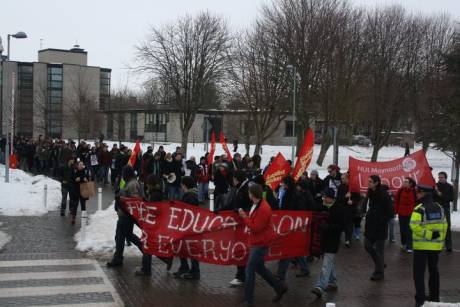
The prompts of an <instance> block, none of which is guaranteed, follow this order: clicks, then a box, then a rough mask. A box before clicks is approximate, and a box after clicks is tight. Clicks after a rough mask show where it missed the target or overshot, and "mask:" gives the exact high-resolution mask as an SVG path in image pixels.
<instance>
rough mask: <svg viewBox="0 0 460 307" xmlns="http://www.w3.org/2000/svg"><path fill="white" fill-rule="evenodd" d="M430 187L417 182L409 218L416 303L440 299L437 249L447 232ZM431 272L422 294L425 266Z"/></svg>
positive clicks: (445, 221) (420, 303) (443, 217)
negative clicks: (415, 198) (412, 209)
mask: <svg viewBox="0 0 460 307" xmlns="http://www.w3.org/2000/svg"><path fill="white" fill-rule="evenodd" d="M433 192H434V191H433V187H431V186H426V185H418V186H417V190H416V193H417V199H418V200H417V202H418V203H420V204H419V205H418V206H416V207H415V209H414V212H413V213H412V216H411V218H410V228H411V230H412V233H413V245H414V264H413V270H414V284H415V306H416V307H419V306H423V305H424V303H425V300H427V301H431V302H439V301H440V300H439V288H440V283H439V270H438V259H439V252H440V251H441V250H442V248H443V245H444V240H445V237H446V234H447V228H448V223H447V219H446V214H445V213H444V209H443V208H442V206H441V205H439V204H438V203H435V202H434V201H433ZM427 264H428V272H429V274H430V277H429V281H428V287H429V295H428V297H426V294H425V270H426V266H427Z"/></svg>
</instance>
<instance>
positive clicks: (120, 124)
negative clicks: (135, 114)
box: [118, 113, 125, 141]
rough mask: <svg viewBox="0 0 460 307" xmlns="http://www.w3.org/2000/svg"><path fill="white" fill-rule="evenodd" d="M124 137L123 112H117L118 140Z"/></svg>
mask: <svg viewBox="0 0 460 307" xmlns="http://www.w3.org/2000/svg"><path fill="white" fill-rule="evenodd" d="M124 139H125V113H118V140H119V141H123V140H124Z"/></svg>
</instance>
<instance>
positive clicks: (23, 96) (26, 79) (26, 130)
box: [15, 63, 34, 137]
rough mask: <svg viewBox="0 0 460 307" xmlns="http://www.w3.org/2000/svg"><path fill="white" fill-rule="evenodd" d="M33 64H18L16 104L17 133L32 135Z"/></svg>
mask: <svg viewBox="0 0 460 307" xmlns="http://www.w3.org/2000/svg"><path fill="white" fill-rule="evenodd" d="M33 94H34V93H33V65H32V63H19V64H18V96H17V97H18V101H17V104H16V108H17V110H16V111H15V113H16V123H15V126H16V131H17V132H16V133H17V134H18V135H22V136H26V137H32V135H33V105H34V95H33Z"/></svg>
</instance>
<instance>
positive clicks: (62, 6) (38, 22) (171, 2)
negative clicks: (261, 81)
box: [0, 0, 460, 88]
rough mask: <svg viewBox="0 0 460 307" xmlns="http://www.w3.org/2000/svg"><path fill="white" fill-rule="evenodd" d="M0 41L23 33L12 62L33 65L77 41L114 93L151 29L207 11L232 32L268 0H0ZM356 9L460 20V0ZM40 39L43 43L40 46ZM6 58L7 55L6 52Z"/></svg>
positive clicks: (129, 77)
mask: <svg viewBox="0 0 460 307" xmlns="http://www.w3.org/2000/svg"><path fill="white" fill-rule="evenodd" d="M1 2H2V3H1V9H0V36H1V37H2V39H3V45H4V48H5V49H6V35H7V34H8V33H16V32H17V31H20V30H21V31H25V32H26V33H27V35H28V36H29V38H28V39H25V40H15V39H13V40H12V42H11V59H12V60H18V61H36V60H37V51H38V50H39V49H40V46H41V45H40V44H42V46H43V48H59V49H69V48H71V47H72V46H73V45H74V44H75V43H76V42H78V44H79V45H80V46H81V47H82V48H84V49H85V50H86V51H88V62H89V65H93V66H101V67H108V68H112V71H113V74H112V88H116V87H117V86H120V85H122V84H125V83H126V82H128V83H129V84H130V85H132V86H134V87H137V86H138V84H139V78H137V77H136V76H135V75H133V74H130V73H129V72H128V70H127V69H126V67H127V65H129V64H132V63H133V53H134V46H135V45H136V44H139V42H140V41H141V40H142V39H143V38H144V37H145V36H146V34H147V30H148V28H149V25H152V26H158V25H163V24H165V23H167V22H170V21H173V20H174V19H175V18H177V17H178V16H183V15H184V14H186V13H190V14H194V13H196V12H199V11H202V10H209V11H210V12H214V13H217V14H220V15H221V16H223V17H225V18H226V19H227V21H228V23H229V24H230V26H231V27H232V28H234V29H238V28H244V27H245V26H248V25H249V24H250V23H251V21H252V20H253V18H254V17H256V16H257V14H258V13H259V11H260V7H261V6H262V5H263V4H264V3H269V2H270V0H132V1H127V0H123V1H121V0H78V1H69V0H14V1H6V0H2V1H1ZM351 2H352V3H355V4H357V5H365V6H370V7H375V6H376V5H385V4H395V3H397V4H401V5H403V6H404V7H406V8H407V9H409V10H411V11H414V12H422V13H425V14H436V13H446V12H447V13H449V14H450V15H451V16H452V17H453V18H454V19H456V20H460V0H351ZM41 39H42V42H41ZM5 53H6V50H5Z"/></svg>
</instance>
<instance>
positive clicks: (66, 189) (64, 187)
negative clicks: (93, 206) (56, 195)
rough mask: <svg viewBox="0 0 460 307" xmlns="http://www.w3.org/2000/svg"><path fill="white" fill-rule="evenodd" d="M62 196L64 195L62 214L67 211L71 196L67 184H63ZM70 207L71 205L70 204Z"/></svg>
mask: <svg viewBox="0 0 460 307" xmlns="http://www.w3.org/2000/svg"><path fill="white" fill-rule="evenodd" d="M61 194H62V199H61V212H63V213H64V212H65V209H66V208H67V195H69V187H68V186H67V184H64V183H61ZM69 207H70V204H69Z"/></svg>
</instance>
